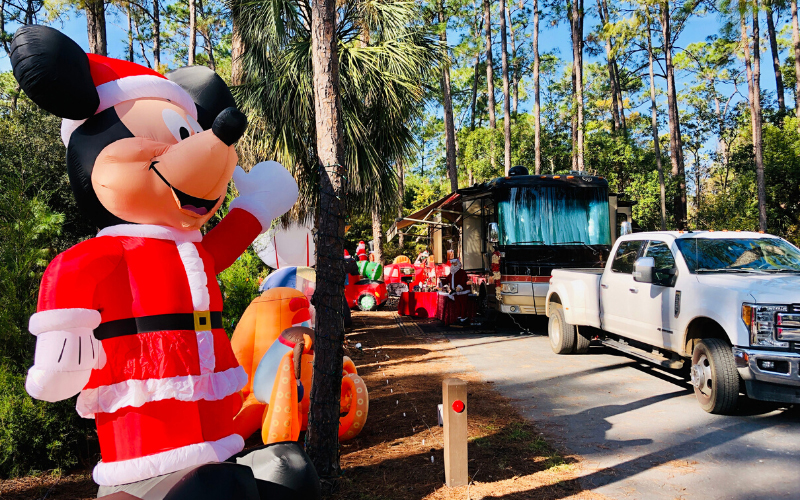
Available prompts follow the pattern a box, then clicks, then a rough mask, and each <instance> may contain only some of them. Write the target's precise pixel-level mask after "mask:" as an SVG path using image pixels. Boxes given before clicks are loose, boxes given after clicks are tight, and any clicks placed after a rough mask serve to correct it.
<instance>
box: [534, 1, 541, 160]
mask: <svg viewBox="0 0 800 500" xmlns="http://www.w3.org/2000/svg"><path fill="white" fill-rule="evenodd" d="M539 65H540V61H539V0H533V141H534V144H533V149H534V165H535V172H536V175H539V174H541V173H542V110H541V107H540V99H539V95H540V94H541V92H540V89H539V81H540V77H539Z"/></svg>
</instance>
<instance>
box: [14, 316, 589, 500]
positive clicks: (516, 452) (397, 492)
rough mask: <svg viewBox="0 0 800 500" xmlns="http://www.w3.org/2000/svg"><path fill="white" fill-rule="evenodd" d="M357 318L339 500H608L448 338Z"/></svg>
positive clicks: (21, 485) (85, 485) (36, 493)
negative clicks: (583, 483) (463, 393)
mask: <svg viewBox="0 0 800 500" xmlns="http://www.w3.org/2000/svg"><path fill="white" fill-rule="evenodd" d="M353 319H354V329H353V331H352V332H350V333H349V334H348V335H347V345H346V352H347V354H348V355H349V356H350V357H351V358H352V359H353V361H354V362H355V364H356V366H357V367H358V373H359V375H360V376H361V377H362V378H363V379H364V381H365V382H366V384H367V387H368V388H369V395H370V403H369V417H368V420H367V424H366V426H365V428H364V430H363V431H362V433H361V434H360V435H359V436H358V437H356V438H355V439H354V440H352V441H349V442H345V443H343V444H342V448H341V464H342V472H343V474H342V477H341V479H340V480H339V482H338V487H337V491H336V493H335V494H334V496H333V498H334V499H335V500H345V499H347V500H389V499H392V500H395V499H397V500H401V499H403V500H405V499H409V500H419V499H425V500H450V499H459V500H460V499H466V500H472V499H475V500H479V499H486V500H489V499H500V498H503V499H508V500H512V499H513V500H516V499H537V500H538V499H542V500H545V499H553V500H555V499H601V498H604V497H601V496H599V495H597V494H594V493H591V492H589V491H582V490H581V488H580V486H579V484H578V481H577V478H578V477H579V475H580V469H581V462H580V459H579V457H575V456H570V455H565V454H562V453H560V452H559V451H558V450H556V449H554V448H553V447H551V446H550V445H549V444H548V443H547V442H546V441H545V440H544V439H543V438H542V437H541V436H540V433H539V431H538V430H537V429H536V427H535V426H533V425H531V424H529V423H527V422H525V421H524V420H523V419H522V417H520V415H519V414H518V413H517V412H516V411H515V410H514V409H513V408H512V407H511V405H510V404H509V401H508V400H506V399H504V398H502V397H501V396H499V395H498V394H497V393H496V392H495V391H494V390H492V387H491V384H488V383H485V382H482V381H481V380H480V378H479V377H478V376H477V375H476V374H475V373H474V372H473V370H472V368H471V366H470V365H469V364H468V363H467V362H466V360H465V359H464V358H463V357H461V356H460V355H459V354H458V353H457V351H455V350H454V348H453V347H452V346H451V345H450V343H449V342H448V341H447V340H446V339H445V338H444V337H442V336H441V335H437V334H430V333H428V334H426V333H423V331H422V330H421V329H420V328H419V326H418V325H416V324H415V323H414V322H413V321H411V320H408V319H403V318H401V317H398V316H397V314H396V313H394V312H388V311H381V312H370V313H354V315H353ZM359 343H360V344H361V348H360V349H359V348H357V347H356V344H359ZM448 377H458V378H461V379H463V380H466V381H467V382H468V383H469V388H468V396H467V412H468V422H469V424H468V432H469V445H468V449H469V476H470V484H469V485H468V486H462V487H458V488H447V487H446V486H445V485H444V452H443V432H442V428H441V427H439V426H438V417H437V411H436V409H437V404H439V403H441V399H442V380H443V379H445V378H448ZM255 441H256V439H254V438H251V439H250V440H248V444H257V443H255ZM96 491H97V487H96V486H95V484H94V483H93V482H92V480H91V471H73V472H72V473H70V474H65V475H53V474H51V473H50V474H48V473H45V474H42V475H40V476H35V477H26V478H21V479H14V480H5V481H0V499H3V500H6V499H8V500H22V499H42V500H44V499H57V500H58V499H83V498H87V499H88V498H93V497H94V495H95V494H96Z"/></svg>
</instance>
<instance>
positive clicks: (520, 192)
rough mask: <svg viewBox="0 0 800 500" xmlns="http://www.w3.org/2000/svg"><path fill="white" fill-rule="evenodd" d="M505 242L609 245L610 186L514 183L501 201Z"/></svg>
mask: <svg viewBox="0 0 800 500" xmlns="http://www.w3.org/2000/svg"><path fill="white" fill-rule="evenodd" d="M497 207H498V214H497V219H498V229H499V232H500V234H499V236H500V241H499V243H500V244H501V245H570V244H574V245H609V244H610V243H611V235H610V231H609V219H608V189H607V188H606V187H590V188H589V187H574V186H569V185H565V186H564V187H551V186H526V187H513V188H511V189H509V191H508V193H506V195H505V196H504V197H502V198H501V199H500V200H499V201H498V204H497Z"/></svg>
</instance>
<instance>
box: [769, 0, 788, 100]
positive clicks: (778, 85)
mask: <svg viewBox="0 0 800 500" xmlns="http://www.w3.org/2000/svg"><path fill="white" fill-rule="evenodd" d="M764 8H765V10H766V11H767V34H768V35H769V46H770V49H772V69H773V71H774V72H775V93H776V94H777V95H778V111H780V113H781V115H783V114H785V113H786V100H785V99H786V98H785V96H784V90H783V75H782V74H781V55H780V52H778V40H777V37H776V35H775V21H774V20H773V18H772V5H771V4H769V3H767V4H766V5H765V6H764Z"/></svg>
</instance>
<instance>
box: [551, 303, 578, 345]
mask: <svg viewBox="0 0 800 500" xmlns="http://www.w3.org/2000/svg"><path fill="white" fill-rule="evenodd" d="M547 336H548V337H550V347H551V348H552V349H553V352H554V353H556V354H569V353H571V352H572V349H573V347H574V346H575V336H576V335H575V325H570V324H569V323H567V322H566V321H564V309H563V308H562V307H561V304H558V303H552V304H550V321H549V322H548V324H547Z"/></svg>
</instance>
